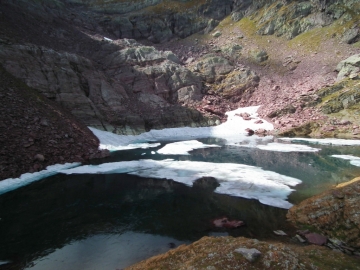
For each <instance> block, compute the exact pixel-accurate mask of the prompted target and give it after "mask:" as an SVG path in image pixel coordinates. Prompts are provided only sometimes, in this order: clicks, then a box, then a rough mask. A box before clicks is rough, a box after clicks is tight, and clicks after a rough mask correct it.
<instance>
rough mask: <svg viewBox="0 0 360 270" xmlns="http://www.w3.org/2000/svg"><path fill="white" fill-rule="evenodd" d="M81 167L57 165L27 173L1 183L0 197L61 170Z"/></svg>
mask: <svg viewBox="0 0 360 270" xmlns="http://www.w3.org/2000/svg"><path fill="white" fill-rule="evenodd" d="M79 165H81V163H78V162H75V163H65V164H56V165H51V166H48V167H46V170H42V171H40V172H35V173H25V174H22V175H21V176H20V177H19V178H8V179H5V180H2V181H0V195H1V194H3V193H6V192H9V191H11V190H14V189H17V188H20V187H22V186H26V185H28V184H30V183H32V182H35V181H38V180H40V179H43V178H46V177H49V176H51V175H54V174H57V173H58V172H59V171H60V170H64V169H70V168H73V167H76V166H79Z"/></svg>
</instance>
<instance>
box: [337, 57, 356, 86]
mask: <svg viewBox="0 0 360 270" xmlns="http://www.w3.org/2000/svg"><path fill="white" fill-rule="evenodd" d="M336 71H338V72H339V74H338V77H337V80H338V81H340V80H343V79H345V78H350V79H354V78H357V77H358V76H359V74H360V54H356V55H352V56H350V57H349V58H346V59H345V60H343V61H341V62H340V63H339V64H338V65H337V66H336Z"/></svg>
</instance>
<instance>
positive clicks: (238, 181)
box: [61, 159, 301, 209]
mask: <svg viewBox="0 0 360 270" xmlns="http://www.w3.org/2000/svg"><path fill="white" fill-rule="evenodd" d="M61 173H65V174H96V173H108V174H110V173H128V174H132V175H137V176H140V177H152V178H158V179H172V180H174V181H176V182H180V183H183V184H185V185H188V186H192V185H193V182H194V181H195V180H197V179H199V178H201V177H215V178H216V179H217V180H218V181H219V184H220V186H219V187H218V188H217V189H216V190H215V192H218V193H222V194H228V195H232V196H238V197H243V198H248V199H257V200H259V201H260V202H261V203H263V204H267V205H271V206H274V207H280V208H285V209H288V208H290V207H291V206H292V204H291V203H289V202H287V201H286V199H287V196H288V195H289V194H290V193H291V192H292V191H293V189H291V188H290V187H291V186H295V185H298V184H300V183H301V181H300V180H299V179H296V178H292V177H288V176H284V175H281V174H278V173H275V172H272V171H266V170H263V169H261V168H259V167H254V166H249V165H243V164H232V163H211V162H195V161H175V160H171V159H166V160H160V161H159V160H134V161H124V162H114V163H103V164H100V165H96V166H94V165H85V166H81V167H77V168H73V169H68V170H63V171H61Z"/></svg>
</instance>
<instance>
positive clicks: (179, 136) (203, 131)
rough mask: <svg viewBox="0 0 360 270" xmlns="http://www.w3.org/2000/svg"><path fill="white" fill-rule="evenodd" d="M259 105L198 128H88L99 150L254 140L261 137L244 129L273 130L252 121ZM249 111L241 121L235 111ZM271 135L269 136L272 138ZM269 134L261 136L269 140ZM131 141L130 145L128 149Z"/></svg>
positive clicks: (232, 113) (269, 126) (234, 142)
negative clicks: (127, 131)
mask: <svg viewBox="0 0 360 270" xmlns="http://www.w3.org/2000/svg"><path fill="white" fill-rule="evenodd" d="M259 107H260V106H253V107H246V108H239V109H237V110H234V111H230V112H227V113H226V114H227V116H228V119H227V121H226V122H225V123H223V124H221V125H219V126H214V127H199V128H190V127H182V128H166V129H162V130H154V129H153V130H150V131H149V132H145V133H142V134H140V135H129V136H126V135H116V134H114V133H111V132H107V131H101V130H97V129H95V128H92V127H89V129H90V130H91V131H92V132H93V133H94V135H95V136H96V137H98V138H99V140H100V148H101V149H109V150H122V149H134V148H144V147H146V146H148V147H156V146H158V145H156V144H151V142H158V141H169V140H171V141H180V140H193V139H197V138H209V137H213V138H223V139H226V140H227V141H228V144H236V143H239V142H243V141H249V142H254V141H255V140H263V138H260V137H258V136H251V137H248V136H247V134H248V132H247V131H246V130H245V129H246V128H251V129H253V130H256V129H260V128H262V129H265V130H273V129H274V127H273V125H272V124H271V123H269V122H267V121H265V120H262V121H263V123H261V124H255V122H256V121H257V120H260V118H259V117H258V114H257V110H258V109H259ZM245 112H246V113H248V114H249V115H250V118H252V119H251V120H244V119H243V118H242V117H240V116H239V115H238V114H240V113H245ZM271 138H272V137H271ZM268 139H269V137H266V138H264V140H268ZM129 144H131V147H132V148H128V147H129V146H128V145H129Z"/></svg>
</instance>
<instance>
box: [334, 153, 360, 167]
mask: <svg viewBox="0 0 360 270" xmlns="http://www.w3.org/2000/svg"><path fill="white" fill-rule="evenodd" d="M332 157H335V158H341V159H345V160H350V164H351V165H354V166H357V167H360V157H355V156H352V155H332Z"/></svg>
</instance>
